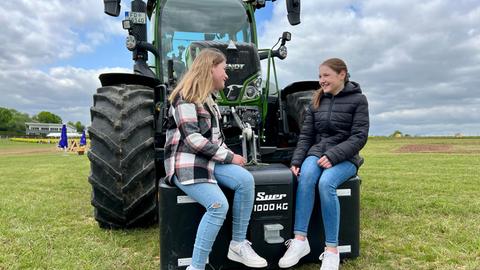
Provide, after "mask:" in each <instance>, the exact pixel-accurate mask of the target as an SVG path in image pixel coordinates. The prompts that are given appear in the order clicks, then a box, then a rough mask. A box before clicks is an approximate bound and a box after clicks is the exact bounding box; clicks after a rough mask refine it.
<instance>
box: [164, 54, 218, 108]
mask: <svg viewBox="0 0 480 270" xmlns="http://www.w3.org/2000/svg"><path fill="white" fill-rule="evenodd" d="M222 62H226V58H225V55H224V54H223V53H222V52H221V51H220V50H217V49H212V48H206V49H203V50H202V51H201V52H200V53H199V54H198V55H197V57H196V58H195V60H194V61H193V63H192V65H191V66H190V68H189V69H188V71H187V72H186V73H185V75H184V76H183V78H182V80H181V81H180V82H179V83H178V85H177V87H175V89H174V90H173V91H172V93H171V94H170V97H169V98H168V100H169V101H170V102H173V100H174V99H175V98H176V97H177V95H181V96H182V98H183V99H184V100H185V101H187V102H191V103H196V104H203V103H204V102H205V101H207V99H208V98H209V96H210V93H211V90H213V77H212V68H213V67H215V66H216V65H218V64H220V63H222Z"/></svg>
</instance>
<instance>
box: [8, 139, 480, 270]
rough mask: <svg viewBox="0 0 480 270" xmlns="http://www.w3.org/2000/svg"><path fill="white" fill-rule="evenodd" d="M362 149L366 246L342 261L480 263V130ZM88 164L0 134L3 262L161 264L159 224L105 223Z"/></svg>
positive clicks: (371, 265)
mask: <svg viewBox="0 0 480 270" xmlns="http://www.w3.org/2000/svg"><path fill="white" fill-rule="evenodd" d="M362 154H363V156H364V157H365V159H366V163H365V165H364V166H363V167H362V169H361V170H360V173H359V174H360V176H361V177H362V186H361V190H362V191H361V250H360V253H361V255H360V257H359V258H357V259H355V260H350V261H347V262H346V263H344V264H342V266H341V269H344V270H347V269H480V176H479V175H480V138H457V139H455V138H402V139H390V138H371V139H370V140H369V142H368V144H367V146H366V147H365V149H364V150H363V152H362ZM88 173H89V162H88V159H87V157H86V156H85V155H84V156H79V155H76V154H72V153H71V154H64V153H63V152H61V151H58V150H56V149H55V146H53V145H37V144H27V143H12V142H9V141H6V140H0V269H158V265H159V256H158V250H159V243H158V232H157V228H155V227H152V228H149V229H139V230H129V231H121V230H120V231H110V230H103V229H100V228H99V227H98V226H97V224H96V222H95V220H94V219H93V217H92V216H93V214H92V211H93V208H92V206H91V205H90V185H89V183H88V182H87V176H88ZM318 268H319V266H318V264H310V265H303V266H300V267H297V268H295V269H301V270H310V269H318Z"/></svg>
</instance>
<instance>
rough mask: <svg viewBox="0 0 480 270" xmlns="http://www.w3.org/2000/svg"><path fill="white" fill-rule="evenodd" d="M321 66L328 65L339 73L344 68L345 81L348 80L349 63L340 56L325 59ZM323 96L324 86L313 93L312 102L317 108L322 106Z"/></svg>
mask: <svg viewBox="0 0 480 270" xmlns="http://www.w3.org/2000/svg"><path fill="white" fill-rule="evenodd" d="M321 66H327V67H329V68H331V69H332V70H333V71H335V72H336V73H337V74H338V73H340V72H342V70H344V71H345V74H346V75H345V83H346V82H348V77H349V76H348V68H347V64H345V62H344V61H343V60H342V59H340V58H330V59H327V60H325V61H323V63H321V64H320V67H321ZM322 96H323V89H322V87H321V86H320V88H319V89H318V90H317V91H315V93H314V94H313V97H312V103H313V108H315V109H318V107H320V101H321V99H322Z"/></svg>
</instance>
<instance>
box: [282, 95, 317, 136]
mask: <svg viewBox="0 0 480 270" xmlns="http://www.w3.org/2000/svg"><path fill="white" fill-rule="evenodd" d="M314 92H315V90H306V91H300V92H295V93H292V94H290V95H288V96H287V116H288V117H289V118H290V119H291V120H292V121H290V123H291V125H293V128H294V130H295V131H300V130H301V127H302V123H303V115H304V114H305V111H306V110H307V108H308V106H309V105H310V104H311V103H312V96H313V93H314Z"/></svg>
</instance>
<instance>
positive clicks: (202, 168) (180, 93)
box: [165, 49, 267, 270]
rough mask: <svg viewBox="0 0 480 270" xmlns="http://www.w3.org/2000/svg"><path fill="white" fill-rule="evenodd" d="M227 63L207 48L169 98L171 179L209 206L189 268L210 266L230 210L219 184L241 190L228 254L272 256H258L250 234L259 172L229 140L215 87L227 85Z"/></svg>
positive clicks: (248, 259)
mask: <svg viewBox="0 0 480 270" xmlns="http://www.w3.org/2000/svg"><path fill="white" fill-rule="evenodd" d="M225 67H226V59H225V56H224V55H223V54H222V53H221V52H220V51H219V50H216V49H203V50H202V51H201V52H200V53H199V54H198V55H197V57H196V58H195V60H194V61H193V63H192V65H191V67H190V68H189V70H188V71H187V73H185V75H184V76H183V78H182V80H181V81H180V83H179V84H178V86H177V87H176V88H175V89H174V90H173V92H172V93H171V94H170V97H169V101H170V102H171V104H172V106H170V109H169V118H170V119H171V118H173V120H174V122H175V124H174V125H173V124H172V127H170V128H169V129H168V130H167V136H166V137H167V139H166V143H165V171H166V174H167V177H166V179H167V181H168V182H169V183H172V184H175V185H177V186H178V187H179V188H180V189H181V190H183V191H184V192H185V193H186V194H187V195H188V196H190V197H191V198H193V199H194V200H196V201H197V202H198V203H200V204H201V205H202V206H203V207H205V209H206V212H205V214H204V215H203V217H202V219H201V221H200V224H199V225H198V229H197V235H196V238H195V244H194V246H193V255H192V263H191V264H190V266H188V268H187V270H203V269H205V265H206V263H207V259H208V255H209V253H210V251H211V250H212V245H213V243H214V241H215V238H216V237H217V234H218V231H219V230H220V228H221V226H222V224H223V222H224V220H225V217H226V215H227V211H228V208H229V205H228V201H227V199H226V198H225V195H224V194H223V192H222V190H221V189H220V187H219V185H221V186H224V187H226V188H228V189H232V190H234V192H235V195H234V199H233V205H232V216H233V222H232V224H233V231H232V241H231V242H230V246H229V249H228V254H227V257H228V258H229V259H230V260H233V261H236V262H239V263H242V264H244V265H246V266H248V267H252V268H260V267H265V266H267V261H266V260H265V259H263V258H262V257H260V256H258V254H257V253H256V252H255V251H254V250H253V249H252V247H251V243H250V242H249V241H248V240H246V238H245V237H246V234H247V227H248V223H249V221H250V215H251V212H252V208H253V198H254V188H255V186H254V181H253V176H252V175H251V174H250V172H248V171H247V170H246V169H245V168H243V166H244V165H245V162H246V161H245V159H244V158H243V157H242V156H240V155H237V154H235V153H233V152H232V151H231V150H230V149H229V148H228V147H227V145H226V144H225V142H224V140H223V135H222V132H221V127H220V123H219V119H220V111H219V108H218V106H217V104H216V103H215V102H214V101H213V99H212V94H213V93H214V92H216V91H218V90H219V89H223V88H224V87H225V81H226V80H227V79H228V76H227V74H226V73H225ZM172 122H173V121H172Z"/></svg>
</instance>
